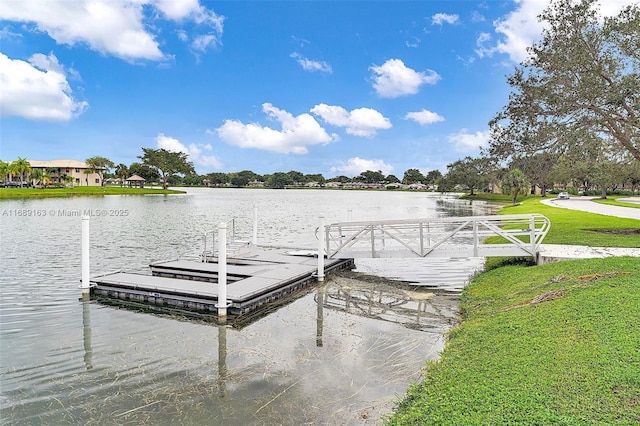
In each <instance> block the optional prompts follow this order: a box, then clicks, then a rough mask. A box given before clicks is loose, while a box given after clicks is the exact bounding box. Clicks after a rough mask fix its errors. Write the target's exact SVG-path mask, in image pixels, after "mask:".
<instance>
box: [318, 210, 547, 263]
mask: <svg viewBox="0 0 640 426" xmlns="http://www.w3.org/2000/svg"><path fill="white" fill-rule="evenodd" d="M550 226H551V222H550V221H549V219H547V218H546V217H545V216H543V215H540V214H527V215H496V216H469V217H444V218H427V219H405V220H384V221H371V222H341V223H334V224H331V225H327V226H325V233H326V238H325V244H326V253H327V256H328V257H426V256H447V257H471V256H473V257H482V256H523V255H524V256H532V257H535V256H536V255H537V251H538V248H539V246H540V244H541V242H542V240H543V239H544V237H545V236H546V235H547V232H548V231H549V227H550ZM489 237H501V238H502V239H503V240H504V241H506V243H504V242H502V243H497V244H487V243H486V242H485V240H486V239H487V238H489Z"/></svg>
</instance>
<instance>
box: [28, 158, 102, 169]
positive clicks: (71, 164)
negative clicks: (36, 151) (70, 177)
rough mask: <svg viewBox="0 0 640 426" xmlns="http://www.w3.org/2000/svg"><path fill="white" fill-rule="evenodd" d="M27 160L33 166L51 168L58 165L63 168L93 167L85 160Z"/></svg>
mask: <svg viewBox="0 0 640 426" xmlns="http://www.w3.org/2000/svg"><path fill="white" fill-rule="evenodd" d="M27 161H29V164H31V167H39V168H49V167H56V168H61V169H65V168H69V169H90V168H91V166H89V165H88V164H87V163H85V162H84V161H78V160H44V161H42V160H27Z"/></svg>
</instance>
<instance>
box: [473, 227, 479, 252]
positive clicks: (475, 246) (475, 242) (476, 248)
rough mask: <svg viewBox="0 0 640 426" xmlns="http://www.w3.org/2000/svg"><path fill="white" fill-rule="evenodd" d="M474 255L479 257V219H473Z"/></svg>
mask: <svg viewBox="0 0 640 426" xmlns="http://www.w3.org/2000/svg"><path fill="white" fill-rule="evenodd" d="M473 257H478V221H477V220H475V219H474V220H473Z"/></svg>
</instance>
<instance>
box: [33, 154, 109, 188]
mask: <svg viewBox="0 0 640 426" xmlns="http://www.w3.org/2000/svg"><path fill="white" fill-rule="evenodd" d="M28 161H29V164H31V171H32V172H33V170H36V169H41V170H42V171H43V172H44V173H45V174H46V175H48V176H49V180H50V181H51V183H63V184H64V183H66V182H65V180H64V177H65V176H71V178H72V180H71V183H73V185H75V186H100V185H102V182H100V175H99V174H98V173H96V172H94V171H93V169H92V167H91V166H90V165H88V164H87V163H85V162H83V161H78V160H45V161H40V160H28Z"/></svg>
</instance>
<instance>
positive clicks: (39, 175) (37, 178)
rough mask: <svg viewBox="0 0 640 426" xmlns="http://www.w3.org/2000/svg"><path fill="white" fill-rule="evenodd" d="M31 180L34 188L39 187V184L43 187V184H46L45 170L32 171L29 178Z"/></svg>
mask: <svg viewBox="0 0 640 426" xmlns="http://www.w3.org/2000/svg"><path fill="white" fill-rule="evenodd" d="M29 179H31V182H32V183H33V185H34V186H37V185H38V184H39V185H40V186H42V184H43V183H44V170H42V169H33V170H32V171H31V175H30V176H29Z"/></svg>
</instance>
